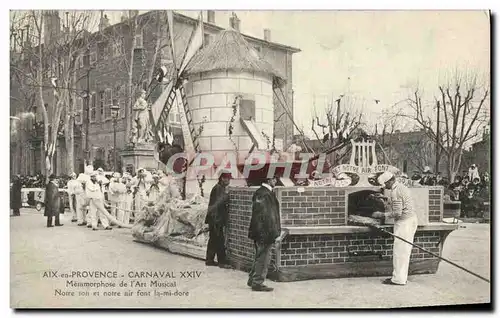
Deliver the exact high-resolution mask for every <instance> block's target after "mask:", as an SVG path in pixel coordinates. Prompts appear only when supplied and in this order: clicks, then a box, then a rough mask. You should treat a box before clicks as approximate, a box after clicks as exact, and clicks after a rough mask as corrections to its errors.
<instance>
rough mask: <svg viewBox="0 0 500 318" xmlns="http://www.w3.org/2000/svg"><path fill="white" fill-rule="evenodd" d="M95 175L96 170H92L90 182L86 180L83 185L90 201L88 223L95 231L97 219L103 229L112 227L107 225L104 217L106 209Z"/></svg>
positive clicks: (96, 174) (96, 175)
mask: <svg viewBox="0 0 500 318" xmlns="http://www.w3.org/2000/svg"><path fill="white" fill-rule="evenodd" d="M97 177H98V173H97V171H93V172H92V173H91V174H90V182H87V184H86V185H85V193H86V194H87V198H88V199H89V201H90V203H89V205H90V207H89V215H90V225H91V227H92V229H93V230H94V231H97V221H98V220H100V221H101V224H102V226H103V227H104V229H105V230H111V229H112V228H111V227H110V226H109V222H108V218H107V217H106V214H107V211H106V208H105V207H104V194H103V192H102V190H101V186H100V184H99V181H98V180H97Z"/></svg>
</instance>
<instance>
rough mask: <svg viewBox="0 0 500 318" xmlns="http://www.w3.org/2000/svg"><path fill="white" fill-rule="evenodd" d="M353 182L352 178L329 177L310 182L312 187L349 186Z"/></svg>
mask: <svg viewBox="0 0 500 318" xmlns="http://www.w3.org/2000/svg"><path fill="white" fill-rule="evenodd" d="M350 184H351V180H350V179H342V180H336V179H335V178H332V177H328V178H324V179H321V180H313V181H310V182H309V186H310V187H326V186H330V187H347V186H349V185H350Z"/></svg>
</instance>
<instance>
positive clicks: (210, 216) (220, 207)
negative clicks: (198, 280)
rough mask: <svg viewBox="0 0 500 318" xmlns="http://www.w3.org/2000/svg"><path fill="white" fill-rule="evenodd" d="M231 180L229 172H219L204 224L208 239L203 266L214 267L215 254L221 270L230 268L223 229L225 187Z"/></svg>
mask: <svg viewBox="0 0 500 318" xmlns="http://www.w3.org/2000/svg"><path fill="white" fill-rule="evenodd" d="M230 180H231V172H228V171H221V174H220V176H219V182H218V183H217V184H216V185H215V186H214V187H213V188H212V191H211V192H210V201H209V202H208V211H207V216H206V218H205V224H208V229H209V239H208V245H207V256H206V258H205V265H207V266H216V265H217V264H216V263H215V262H214V259H215V254H217V262H218V265H219V267H221V268H231V266H230V265H229V264H228V263H227V259H226V239H225V236H224V228H225V227H226V226H227V219H228V205H229V192H228V188H227V186H228V185H229V182H230Z"/></svg>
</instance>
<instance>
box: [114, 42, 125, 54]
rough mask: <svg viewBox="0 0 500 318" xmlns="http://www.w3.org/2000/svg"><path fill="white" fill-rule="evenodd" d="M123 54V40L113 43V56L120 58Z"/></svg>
mask: <svg viewBox="0 0 500 318" xmlns="http://www.w3.org/2000/svg"><path fill="white" fill-rule="evenodd" d="M122 53H123V38H119V39H116V41H114V42H113V56H120V55H122Z"/></svg>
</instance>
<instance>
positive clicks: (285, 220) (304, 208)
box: [277, 187, 347, 227]
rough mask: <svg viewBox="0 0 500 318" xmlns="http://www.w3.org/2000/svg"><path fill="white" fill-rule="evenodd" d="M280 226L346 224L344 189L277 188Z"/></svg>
mask: <svg viewBox="0 0 500 318" xmlns="http://www.w3.org/2000/svg"><path fill="white" fill-rule="evenodd" d="M277 196H278V200H279V201H280V203H281V224H282V226H284V227H286V226H329V225H346V224H347V215H346V214H347V209H346V205H347V196H346V193H345V190H333V189H332V188H315V189H311V188H305V192H302V193H298V192H297V188H296V187H292V188H286V189H277Z"/></svg>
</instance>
